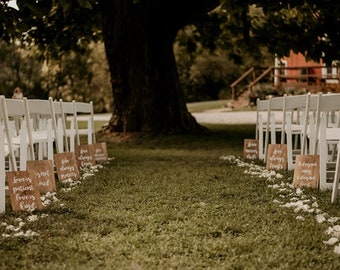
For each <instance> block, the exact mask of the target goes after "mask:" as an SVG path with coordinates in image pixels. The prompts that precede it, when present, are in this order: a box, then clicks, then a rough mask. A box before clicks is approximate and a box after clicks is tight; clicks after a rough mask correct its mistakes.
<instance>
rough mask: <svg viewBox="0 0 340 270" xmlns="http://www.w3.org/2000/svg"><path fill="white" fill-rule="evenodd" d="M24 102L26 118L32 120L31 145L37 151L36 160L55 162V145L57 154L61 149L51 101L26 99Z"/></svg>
mask: <svg viewBox="0 0 340 270" xmlns="http://www.w3.org/2000/svg"><path fill="white" fill-rule="evenodd" d="M23 101H24V104H25V110H26V117H27V118H28V119H30V121H29V130H30V131H31V133H30V134H29V136H28V137H29V140H30V144H32V145H34V146H35V147H36V149H37V151H36V152H37V157H36V159H38V160H42V159H48V160H53V154H54V143H55V145H56V152H59V149H58V136H57V127H56V121H55V117H54V114H53V112H52V108H51V104H50V102H49V100H47V99H46V100H45V99H27V98H24V99H23Z"/></svg>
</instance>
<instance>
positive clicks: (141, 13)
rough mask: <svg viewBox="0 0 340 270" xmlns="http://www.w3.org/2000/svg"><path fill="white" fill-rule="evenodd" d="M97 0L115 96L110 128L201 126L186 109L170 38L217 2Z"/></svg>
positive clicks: (168, 129) (188, 128) (176, 130)
mask: <svg viewBox="0 0 340 270" xmlns="http://www.w3.org/2000/svg"><path fill="white" fill-rule="evenodd" d="M182 2H184V3H185V4H183V3H182ZM201 2H202V3H201ZM207 2H208V3H207ZM101 3H102V15H103V35H104V43H105V48H106V55H107V59H108V63H109V67H110V72H111V81H112V91H113V98H114V102H113V108H112V110H113V114H112V118H111V120H110V124H109V126H110V129H111V131H115V132H152V133H179V132H186V131H198V130H203V128H202V127H201V126H200V125H199V124H198V123H197V122H196V120H195V118H194V117H192V116H191V114H190V113H189V112H188V110H187V108H186V104H185V99H184V95H183V91H181V89H180V85H179V80H178V74H177V68H176V63H175V58H174V54H173V42H174V39H175V37H176V34H177V32H178V30H179V29H181V28H182V27H183V26H184V25H186V24H188V23H189V22H192V21H194V20H195V19H196V18H200V17H203V16H204V14H206V13H207V11H208V10H209V9H210V8H211V7H213V6H214V5H216V4H217V3H218V1H216V0H213V1H211V0H210V1H207V0H202V1H198V0H186V1H183V0H181V1H179V0H174V1H171V0H159V1H154V0H140V1H132V0H114V1H112V0H103V1H102V2H101ZM209 3H210V4H209ZM212 4H213V5H212Z"/></svg>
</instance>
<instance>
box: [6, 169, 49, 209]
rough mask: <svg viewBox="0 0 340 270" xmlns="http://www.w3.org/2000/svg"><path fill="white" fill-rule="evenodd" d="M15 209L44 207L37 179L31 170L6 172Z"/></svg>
mask: <svg viewBox="0 0 340 270" xmlns="http://www.w3.org/2000/svg"><path fill="white" fill-rule="evenodd" d="M6 177H7V183H8V190H9V196H10V198H11V205H12V209H13V211H32V210H34V209H43V208H44V206H43V204H42V202H41V198H40V192H39V187H38V183H37V180H36V178H35V176H34V175H32V174H31V173H30V172H29V171H9V172H6Z"/></svg>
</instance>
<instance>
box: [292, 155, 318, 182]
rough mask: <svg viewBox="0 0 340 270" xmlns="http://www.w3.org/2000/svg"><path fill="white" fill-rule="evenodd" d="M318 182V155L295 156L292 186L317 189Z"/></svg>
mask: <svg viewBox="0 0 340 270" xmlns="http://www.w3.org/2000/svg"><path fill="white" fill-rule="evenodd" d="M319 180H320V159H319V155H299V156H296V160H295V168H294V177H293V186H294V188H298V187H311V188H318V185H319Z"/></svg>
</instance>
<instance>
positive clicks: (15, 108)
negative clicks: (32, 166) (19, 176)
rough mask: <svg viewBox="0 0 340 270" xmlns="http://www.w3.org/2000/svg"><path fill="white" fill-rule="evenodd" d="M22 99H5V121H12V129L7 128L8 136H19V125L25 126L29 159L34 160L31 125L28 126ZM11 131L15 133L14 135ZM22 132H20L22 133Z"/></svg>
mask: <svg viewBox="0 0 340 270" xmlns="http://www.w3.org/2000/svg"><path fill="white" fill-rule="evenodd" d="M24 99H25V98H24ZM24 99H9V98H6V99H5V112H6V117H7V119H9V120H11V121H13V123H14V124H15V125H14V129H15V130H13V129H12V128H11V127H8V130H9V134H10V136H19V135H20V134H19V132H20V130H22V128H21V125H22V124H24V125H25V129H26V131H27V138H28V149H29V154H30V157H29V158H30V159H31V160H33V159H34V146H33V144H32V141H33V139H32V132H33V130H32V125H31V124H30V119H29V117H28V114H27V111H26V108H25V103H24ZM13 131H15V132H17V134H14V133H13ZM23 131H24V130H22V132H23Z"/></svg>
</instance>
